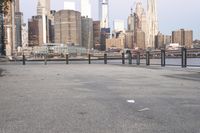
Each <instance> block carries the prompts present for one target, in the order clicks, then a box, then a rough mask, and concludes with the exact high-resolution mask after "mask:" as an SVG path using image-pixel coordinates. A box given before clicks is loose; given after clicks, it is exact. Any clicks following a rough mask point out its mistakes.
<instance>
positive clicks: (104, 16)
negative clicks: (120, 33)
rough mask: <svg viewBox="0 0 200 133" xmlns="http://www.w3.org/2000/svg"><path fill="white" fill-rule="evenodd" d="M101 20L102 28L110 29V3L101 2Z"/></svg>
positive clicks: (106, 1)
mask: <svg viewBox="0 0 200 133" xmlns="http://www.w3.org/2000/svg"><path fill="white" fill-rule="evenodd" d="M99 20H100V21H101V28H109V1H108V0H99Z"/></svg>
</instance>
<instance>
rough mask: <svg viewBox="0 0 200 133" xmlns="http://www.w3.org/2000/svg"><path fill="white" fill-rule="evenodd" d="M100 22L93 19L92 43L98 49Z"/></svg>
mask: <svg viewBox="0 0 200 133" xmlns="http://www.w3.org/2000/svg"><path fill="white" fill-rule="evenodd" d="M100 36H101V22H100V21H93V43H94V46H93V47H94V48H95V49H100Z"/></svg>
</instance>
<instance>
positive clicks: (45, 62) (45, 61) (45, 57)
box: [44, 55, 47, 65]
mask: <svg viewBox="0 0 200 133" xmlns="http://www.w3.org/2000/svg"><path fill="white" fill-rule="evenodd" d="M44 65H47V55H45V56H44Z"/></svg>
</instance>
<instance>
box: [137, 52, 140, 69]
mask: <svg viewBox="0 0 200 133" xmlns="http://www.w3.org/2000/svg"><path fill="white" fill-rule="evenodd" d="M137 65H138V66H139V65H140V52H137Z"/></svg>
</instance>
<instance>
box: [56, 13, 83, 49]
mask: <svg viewBox="0 0 200 133" xmlns="http://www.w3.org/2000/svg"><path fill="white" fill-rule="evenodd" d="M55 43H63V44H72V45H76V46H77V45H78V46H80V45H81V13H80V12H78V11H74V10H60V11H58V12H56V13H55Z"/></svg>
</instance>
